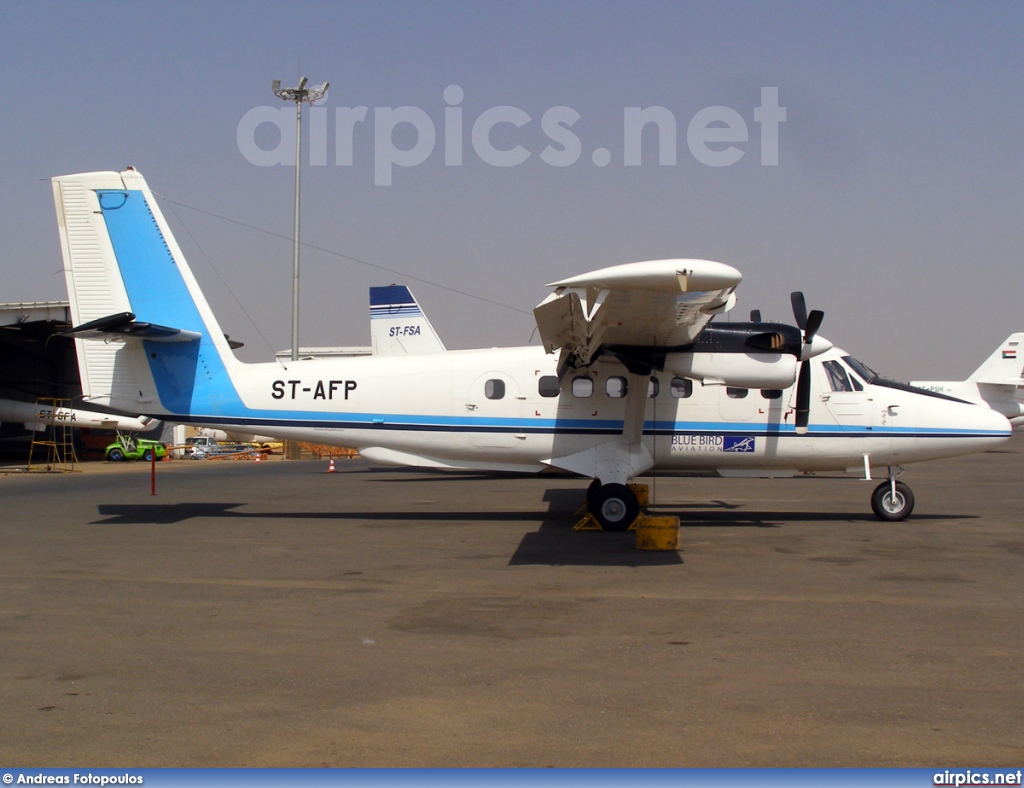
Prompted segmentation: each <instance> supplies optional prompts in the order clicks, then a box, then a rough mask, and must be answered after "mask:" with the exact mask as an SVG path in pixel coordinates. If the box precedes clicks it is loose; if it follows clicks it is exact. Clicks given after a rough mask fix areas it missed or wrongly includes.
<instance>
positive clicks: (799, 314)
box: [789, 290, 807, 330]
mask: <svg viewBox="0 0 1024 788" xmlns="http://www.w3.org/2000/svg"><path fill="white" fill-rule="evenodd" d="M789 302H790V303H791V304H792V305H793V317H794V319H795V320H796V325H797V328H799V329H801V330H803V329H804V328H805V327H806V326H807V302H806V301H804V294H803V293H801V292H800V291H799V290H797V291H796V292H795V293H790V294H789Z"/></svg>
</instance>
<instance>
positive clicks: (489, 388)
mask: <svg viewBox="0 0 1024 788" xmlns="http://www.w3.org/2000/svg"><path fill="white" fill-rule="evenodd" d="M484 396H485V397H487V399H502V398H503V397H504V396H505V381H504V380H499V379H498V378H491V379H490V380H488V381H487V382H486V383H484Z"/></svg>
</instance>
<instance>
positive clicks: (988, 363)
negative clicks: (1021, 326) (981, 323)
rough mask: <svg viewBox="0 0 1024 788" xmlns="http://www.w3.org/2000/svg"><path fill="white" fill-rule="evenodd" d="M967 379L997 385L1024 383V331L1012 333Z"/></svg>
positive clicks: (972, 381) (1018, 384) (971, 381)
mask: <svg viewBox="0 0 1024 788" xmlns="http://www.w3.org/2000/svg"><path fill="white" fill-rule="evenodd" d="M967 381H968V382H970V383H987V384H991V385H997V386H1021V385H1024V332H1020V333H1016V334H1010V336H1008V337H1007V338H1006V339H1005V340H1003V341H1002V342H1001V343H1000V344H999V347H997V348H996V350H995V352H994V353H993V354H992V355H991V356H989V357H988V358H987V359H985V362H984V363H983V364H982V365H981V366H980V367H978V368H977V369H976V370H975V371H974V372H973V373H972V374H971V376H970V377H969V378H967Z"/></svg>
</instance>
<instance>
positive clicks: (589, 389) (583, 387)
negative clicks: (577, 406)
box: [572, 378, 594, 399]
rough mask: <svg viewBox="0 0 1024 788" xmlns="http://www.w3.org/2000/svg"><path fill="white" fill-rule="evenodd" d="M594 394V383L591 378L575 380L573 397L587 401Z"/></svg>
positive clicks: (573, 382) (573, 380)
mask: <svg viewBox="0 0 1024 788" xmlns="http://www.w3.org/2000/svg"><path fill="white" fill-rule="evenodd" d="M593 393H594V381H593V380H591V379H590V378H573V379H572V395H573V396H574V397H579V398H580V399H586V398H587V397H589V396H592V395H593Z"/></svg>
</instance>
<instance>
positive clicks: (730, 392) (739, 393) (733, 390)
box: [725, 386, 750, 399]
mask: <svg viewBox="0 0 1024 788" xmlns="http://www.w3.org/2000/svg"><path fill="white" fill-rule="evenodd" d="M749 393H750V390H749V389H741V388H737V387H736V386H726V387H725V394H726V396H727V397H728V398H729V399H744V398H745V397H746V396H747V394H749Z"/></svg>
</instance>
